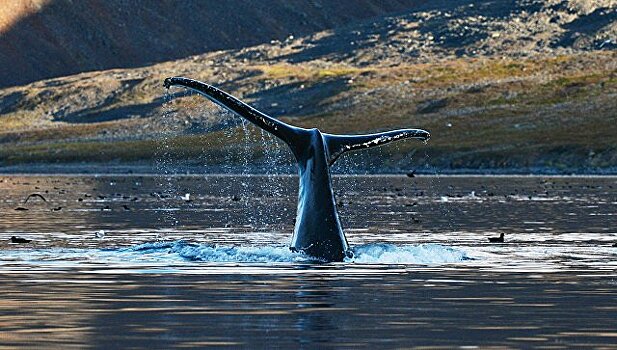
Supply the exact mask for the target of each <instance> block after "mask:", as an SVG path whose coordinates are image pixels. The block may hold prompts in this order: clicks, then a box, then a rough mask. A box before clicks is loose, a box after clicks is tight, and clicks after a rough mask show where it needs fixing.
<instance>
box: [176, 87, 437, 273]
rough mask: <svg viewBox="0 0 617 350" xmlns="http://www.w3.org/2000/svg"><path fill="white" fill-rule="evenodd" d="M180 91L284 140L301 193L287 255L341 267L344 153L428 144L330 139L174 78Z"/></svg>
mask: <svg viewBox="0 0 617 350" xmlns="http://www.w3.org/2000/svg"><path fill="white" fill-rule="evenodd" d="M174 85H177V86H183V87H185V88H189V89H192V90H195V91H197V92H198V93H200V94H201V95H203V96H205V97H206V98H208V99H210V100H211V101H212V102H214V103H216V104H218V105H220V106H222V107H224V108H226V109H228V110H229V111H231V112H233V113H235V114H236V115H239V116H240V117H243V118H245V119H247V120H248V121H250V122H251V123H253V124H255V125H257V126H258V127H260V128H262V129H263V130H265V131H267V132H269V133H271V134H273V135H274V136H276V137H278V138H279V139H281V140H283V141H284V142H285V143H286V144H287V145H288V146H289V148H290V149H291V151H292V153H293V155H294V156H295V158H296V161H297V164H298V175H299V179H300V181H299V182H300V190H299V193H298V211H297V216H296V224H295V228H294V233H293V237H292V239H291V245H290V249H291V250H292V251H297V252H302V253H304V254H307V255H309V256H312V257H315V258H317V259H320V260H324V261H342V260H343V259H344V258H345V257H346V256H352V252H351V250H350V249H349V244H348V243H347V238H346V237H345V234H344V233H343V228H342V226H341V222H340V220H339V216H338V213H337V210H336V202H335V199H334V191H333V190H332V181H331V175H330V167H331V166H332V164H334V162H335V161H336V160H337V159H338V158H339V157H340V156H341V155H342V154H343V153H345V152H349V151H356V150H361V149H366V148H370V147H375V146H381V145H384V144H386V143H389V142H392V141H396V140H401V139H405V138H415V139H420V140H428V139H429V138H430V134H429V133H428V132H427V131H425V130H421V129H400V130H392V131H387V132H381V133H375V134H367V135H334V134H328V133H323V132H321V131H320V130H319V129H317V128H313V129H305V128H300V127H296V126H293V125H289V124H286V123H283V122H282V121H280V120H277V119H275V118H273V117H270V116H268V115H266V114H264V113H262V112H260V111H258V110H257V109H255V108H253V107H251V106H249V105H247V104H246V103H244V102H242V101H240V100H239V99H237V98H235V97H233V96H232V95H230V94H228V93H226V92H224V91H222V90H220V89H217V88H215V87H214V86H211V85H208V84H205V83H202V82H200V81H197V80H193V79H189V78H183V77H173V78H167V79H165V82H164V86H165V87H166V88H169V87H171V86H174Z"/></svg>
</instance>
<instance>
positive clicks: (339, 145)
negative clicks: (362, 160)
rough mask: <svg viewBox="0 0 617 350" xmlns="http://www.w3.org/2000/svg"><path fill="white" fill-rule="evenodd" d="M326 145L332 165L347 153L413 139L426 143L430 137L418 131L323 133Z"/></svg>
mask: <svg viewBox="0 0 617 350" xmlns="http://www.w3.org/2000/svg"><path fill="white" fill-rule="evenodd" d="M324 136H325V139H326V144H327V145H328V163H329V164H330V165H332V164H334V162H336V160H337V159H338V157H340V156H341V155H342V154H343V153H345V152H348V151H357V150H362V149H366V148H371V147H376V146H382V145H385V144H387V143H390V142H393V141H397V140H402V139H406V138H414V139H419V140H424V141H427V140H428V139H429V138H430V137H431V135H430V134H429V133H428V132H427V131H424V130H420V129H400V130H392V131H386V132H380V133H376V134H367V135H333V134H326V133H324Z"/></svg>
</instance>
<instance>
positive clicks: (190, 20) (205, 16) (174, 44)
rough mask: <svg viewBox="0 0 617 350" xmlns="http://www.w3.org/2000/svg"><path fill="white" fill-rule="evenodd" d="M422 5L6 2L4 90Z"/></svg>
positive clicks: (1, 52)
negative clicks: (9, 87) (44, 80)
mask: <svg viewBox="0 0 617 350" xmlns="http://www.w3.org/2000/svg"><path fill="white" fill-rule="evenodd" d="M418 3H422V2H421V1H417V0H415V1H412V0H388V1H378V0H348V1H328V0H313V1H304V0H268V1H260V0H225V1H218V0H183V1H149V0H104V1H103V0H80V1H71V0H2V6H0V87H6V86H12V85H21V84H25V83H30V82H33V81H37V80H41V79H46V78H52V77H59V76H65V75H69V74H75V73H79V72H84V71H94V70H103V69H110V68H126V67H139V66H143V65H147V64H152V63H154V62H163V61H169V60H172V59H177V58H182V57H187V56H190V55H194V54H200V53H204V52H211V51H216V50H223V49H238V48H243V47H248V46H252V45H256V44H261V43H268V42H270V41H271V40H284V39H285V38H287V37H289V36H290V35H292V36H293V35H295V36H301V35H306V34H310V33H314V32H316V31H320V30H324V29H329V28H334V27H337V26H340V25H342V24H346V23H350V22H353V21H356V20H362V19H367V18H372V17H379V16H384V15H386V14H388V13H391V12H395V11H405V10H407V9H409V8H413V7H414V6H416V4H418Z"/></svg>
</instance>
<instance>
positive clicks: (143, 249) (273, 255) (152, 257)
mask: <svg viewBox="0 0 617 350" xmlns="http://www.w3.org/2000/svg"><path fill="white" fill-rule="evenodd" d="M465 260H469V258H468V257H467V254H466V252H465V251H463V250H460V249H457V248H452V247H448V246H443V245H439V244H420V245H394V244H366V245H361V246H357V247H354V257H353V258H347V259H345V261H344V264H346V265H350V266H351V265H353V264H375V265H379V264H384V265H388V264H409V265H439V264H450V263H457V262H461V261H465ZM209 263H213V264H216V263H242V264H259V265H262V264H266V265H267V264H279V263H285V264H295V263H321V262H320V261H319V260H316V259H314V258H311V257H309V256H306V255H304V254H301V253H294V252H292V251H290V250H289V248H288V247H287V246H283V245H267V246H221V245H209V244H195V243H189V242H186V241H182V240H180V241H159V242H150V243H143V244H139V245H135V246H132V247H128V248H126V247H125V248H108V249H80V248H50V249H33V250H31V249H27V250H26V249H11V250H5V251H3V256H2V257H0V268H1V267H2V266H3V265H13V264H18V265H24V266H43V265H44V266H58V267H60V266H63V267H69V266H73V267H77V266H84V265H92V264H94V265H101V264H104V265H105V266H107V267H130V266H158V267H161V266H182V265H194V264H198V265H200V264H209Z"/></svg>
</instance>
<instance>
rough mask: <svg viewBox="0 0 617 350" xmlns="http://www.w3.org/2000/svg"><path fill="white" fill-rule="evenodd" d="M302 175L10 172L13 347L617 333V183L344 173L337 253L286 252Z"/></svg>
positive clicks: (4, 264)
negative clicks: (349, 255) (345, 244)
mask: <svg viewBox="0 0 617 350" xmlns="http://www.w3.org/2000/svg"><path fill="white" fill-rule="evenodd" d="M296 181H297V180H296V179H295V178H294V177H288V176H282V177H277V178H276V179H274V180H273V179H272V178H271V177H261V176H257V177H250V178H248V177H238V176H236V177H234V176H207V177H197V176H194V177H173V178H171V179H169V180H167V179H166V180H164V181H161V179H160V178H158V177H148V176H124V177H122V176H105V177H103V176H101V177H71V176H55V177H36V176H27V177H20V176H5V177H0V213H1V216H0V253H1V254H2V255H1V256H0V285H1V286H2V291H1V292H0V293H1V299H0V329H2V332H1V333H0V346H8V347H12V346H24V345H26V346H31V347H43V346H45V347H50V346H53V347H63V348H65V347H69V346H72V347H84V346H86V345H88V346H92V347H101V348H113V347H119V346H122V347H156V348H169V347H204V346H208V345H211V346H219V347H225V346H229V347H239V346H244V347H249V348H254V347H301V348H319V347H342V348H359V347H365V348H374V347H377V346H379V347H389V348H391V347H413V346H452V345H468V346H474V345H482V346H502V347H532V346H533V347H551V348H565V347H577V348H584V347H590V348H600V347H611V346H614V344H615V342H616V341H617V326H616V325H615V322H614V320H615V319H616V318H617V307H615V305H617V248H614V247H612V246H611V245H612V244H613V243H614V242H617V228H616V226H615V216H616V215H617V191H616V189H617V179H616V178H608V177H604V178H571V177H563V178H559V177H557V178H542V177H416V178H407V177H394V176H390V177H388V176H380V177H377V176H360V177H338V178H336V179H335V190H336V191H337V201H338V205H339V210H340V213H341V217H342V220H343V222H344V226H345V227H346V228H347V230H346V231H347V235H348V239H349V241H350V244H351V245H352V246H354V247H355V251H356V256H355V257H354V259H352V260H350V261H347V262H344V263H337V264H320V263H317V262H314V261H310V260H307V259H306V258H305V257H302V256H300V255H297V254H293V253H291V252H289V251H288V250H287V249H286V246H287V244H288V240H289V239H290V232H291V231H292V230H293V219H294V214H295V196H296V186H297V184H296ZM271 182H274V183H275V184H276V186H282V188H285V189H293V190H285V191H280V190H277V191H272V190H271V187H270V185H269V184H270V183H271ZM281 184H282V185H281ZM277 188H278V187H277ZM32 193H38V194H41V195H42V196H43V197H44V198H45V200H46V201H43V200H42V199H40V198H31V199H29V200H28V202H27V203H24V200H25V199H26V198H27V197H28V195H29V194H32ZM272 193H278V195H272ZM186 194H189V196H186ZM20 207H21V208H23V209H27V210H23V209H21V210H15V209H16V208H20ZM101 230H102V231H103V232H104V234H98V236H97V233H99V232H100V231H101ZM498 232H504V233H505V234H506V241H507V243H505V244H488V242H487V239H486V238H487V237H489V236H497V235H498ZM13 235H16V236H21V237H26V238H29V239H32V240H33V242H32V243H28V244H9V238H10V237H11V236H13Z"/></svg>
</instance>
